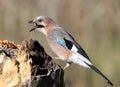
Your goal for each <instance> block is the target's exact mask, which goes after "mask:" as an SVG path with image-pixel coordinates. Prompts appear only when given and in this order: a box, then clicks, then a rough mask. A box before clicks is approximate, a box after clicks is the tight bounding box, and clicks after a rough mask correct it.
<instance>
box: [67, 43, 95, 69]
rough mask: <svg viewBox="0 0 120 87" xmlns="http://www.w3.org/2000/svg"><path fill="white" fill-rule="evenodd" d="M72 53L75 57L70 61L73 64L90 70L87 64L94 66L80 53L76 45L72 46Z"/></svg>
mask: <svg viewBox="0 0 120 87" xmlns="http://www.w3.org/2000/svg"><path fill="white" fill-rule="evenodd" d="M71 51H72V52H73V56H72V57H71V58H70V60H68V61H73V63H76V64H79V65H82V66H84V67H87V68H89V66H88V65H87V64H89V65H93V64H92V63H91V62H90V61H89V60H88V59H87V58H85V57H84V56H83V55H81V54H79V53H78V49H77V48H76V46H75V45H73V46H72V49H71Z"/></svg>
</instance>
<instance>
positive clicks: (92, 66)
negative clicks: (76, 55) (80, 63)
mask: <svg viewBox="0 0 120 87" xmlns="http://www.w3.org/2000/svg"><path fill="white" fill-rule="evenodd" d="M87 65H88V66H89V67H90V68H91V69H92V70H94V71H95V72H96V73H98V74H99V75H101V76H102V77H103V78H104V79H105V80H106V81H107V84H108V85H109V86H113V83H112V82H111V81H110V80H109V79H108V78H107V77H106V76H105V75H104V74H103V73H102V72H101V71H100V70H98V69H97V68H96V67H95V66H94V65H89V64H87Z"/></svg>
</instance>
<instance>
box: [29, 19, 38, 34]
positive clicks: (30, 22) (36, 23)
mask: <svg viewBox="0 0 120 87" xmlns="http://www.w3.org/2000/svg"><path fill="white" fill-rule="evenodd" d="M28 23H29V24H31V23H35V22H33V20H31V21H28ZM36 28H37V23H35V26H34V27H33V28H32V29H30V30H29V32H31V31H34V30H35V29H36Z"/></svg>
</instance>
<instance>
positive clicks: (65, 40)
mask: <svg viewBox="0 0 120 87" xmlns="http://www.w3.org/2000/svg"><path fill="white" fill-rule="evenodd" d="M61 33H62V35H61V34H59V33H57V34H56V35H55V34H54V36H53V37H54V40H55V41H56V42H57V43H58V44H59V45H61V46H63V47H65V48H67V49H69V50H71V51H72V52H74V53H77V54H80V55H82V56H84V57H85V58H87V59H88V60H89V61H90V59H89V57H88V55H87V54H86V52H85V51H84V50H83V49H82V47H81V46H80V45H79V44H78V43H77V42H76V41H75V39H74V38H73V37H72V35H71V34H69V33H67V32H65V31H61ZM90 62H91V61H90Z"/></svg>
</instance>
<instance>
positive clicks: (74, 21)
mask: <svg viewBox="0 0 120 87" xmlns="http://www.w3.org/2000/svg"><path fill="white" fill-rule="evenodd" d="M38 15H48V16H50V17H52V18H53V19H54V20H55V21H56V22H57V23H59V24H60V25H61V26H62V27H64V28H65V29H66V30H67V31H68V32H70V33H72V34H73V35H74V36H75V38H76V39H77V41H78V42H79V43H81V46H82V47H83V48H84V49H85V50H86V51H87V53H88V55H89V56H90V57H91V59H92V60H93V62H94V63H95V65H96V66H97V67H98V68H99V69H100V70H101V71H103V72H104V73H105V75H106V76H107V77H109V78H110V79H111V80H112V81H113V83H114V84H115V85H116V86H115V87H119V86H120V75H119V73H120V64H119V61H120V59H119V57H120V46H119V45H120V1H119V0H69V1H68V0H50V1H48V0H1V1H0V39H10V40H14V41H16V42H21V41H22V40H23V39H25V38H27V37H34V38H36V39H39V40H40V43H41V44H43V46H44V47H45V49H46V50H47V51H48V53H49V54H51V55H52V56H54V54H53V53H52V52H51V50H50V49H49V47H48V45H47V46H46V45H45V43H46V40H44V39H45V38H44V36H43V35H41V33H38V32H36V31H35V33H29V32H28V29H29V28H30V25H28V24H27V21H29V20H31V19H32V18H34V17H36V16H38ZM65 79H66V87H107V85H106V84H105V82H104V80H103V79H101V78H100V77H99V76H98V75H97V74H95V73H94V72H92V71H89V70H87V69H84V68H82V67H79V66H77V65H72V66H71V67H70V68H68V69H67V70H66V71H65Z"/></svg>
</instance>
